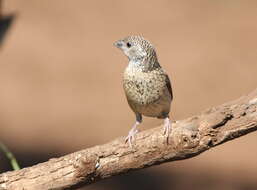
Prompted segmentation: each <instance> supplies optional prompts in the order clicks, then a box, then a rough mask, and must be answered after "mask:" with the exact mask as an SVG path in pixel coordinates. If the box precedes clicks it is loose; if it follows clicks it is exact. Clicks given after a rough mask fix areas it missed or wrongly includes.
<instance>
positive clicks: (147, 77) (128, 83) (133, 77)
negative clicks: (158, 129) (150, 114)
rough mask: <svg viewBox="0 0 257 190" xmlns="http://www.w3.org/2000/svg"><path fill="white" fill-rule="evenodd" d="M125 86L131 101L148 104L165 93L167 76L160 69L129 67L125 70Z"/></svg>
mask: <svg viewBox="0 0 257 190" xmlns="http://www.w3.org/2000/svg"><path fill="white" fill-rule="evenodd" d="M123 87H124V90H125V94H126V96H127V99H128V101H129V102H132V103H133V104H137V105H148V104H151V103H153V102H155V101H157V100H158V99H160V97H161V96H162V95H163V94H164V93H165V89H166V83H165V76H164V75H163V72H162V71H160V70H154V71H149V72H142V71H140V70H133V69H130V68H129V69H126V70H125V72H124V77H123Z"/></svg>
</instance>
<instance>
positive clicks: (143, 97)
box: [124, 78, 171, 117]
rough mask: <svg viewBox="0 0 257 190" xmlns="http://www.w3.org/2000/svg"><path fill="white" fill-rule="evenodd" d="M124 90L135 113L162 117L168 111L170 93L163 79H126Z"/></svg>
mask: <svg viewBox="0 0 257 190" xmlns="http://www.w3.org/2000/svg"><path fill="white" fill-rule="evenodd" d="M124 90H125V93H126V97H127V100H128V103H129V105H130V107H131V109H132V110H133V111H134V112H136V113H140V114H142V115H144V116H148V117H163V116H164V115H167V114H168V113H169V111H170V103H171V95H170V93H169V92H168V89H167V87H166V84H165V81H164V80H159V81H156V80H154V79H151V78H150V79H149V78H148V79H141V80H140V79H138V80H132V81H130V80H126V81H124Z"/></svg>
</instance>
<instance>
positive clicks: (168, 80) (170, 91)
mask: <svg viewBox="0 0 257 190" xmlns="http://www.w3.org/2000/svg"><path fill="white" fill-rule="evenodd" d="M165 81H166V86H167V88H168V91H169V93H170V96H171V100H172V99H173V93H172V88H171V82H170V79H169V76H168V75H167V74H166V73H165Z"/></svg>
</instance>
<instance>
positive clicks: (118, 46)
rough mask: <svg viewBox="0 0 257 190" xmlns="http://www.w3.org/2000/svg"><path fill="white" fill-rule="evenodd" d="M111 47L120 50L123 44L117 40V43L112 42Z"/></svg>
mask: <svg viewBox="0 0 257 190" xmlns="http://www.w3.org/2000/svg"><path fill="white" fill-rule="evenodd" d="M113 45H114V46H115V47H117V48H121V47H122V46H123V42H122V41H120V40H118V41H117V42H114V44H113Z"/></svg>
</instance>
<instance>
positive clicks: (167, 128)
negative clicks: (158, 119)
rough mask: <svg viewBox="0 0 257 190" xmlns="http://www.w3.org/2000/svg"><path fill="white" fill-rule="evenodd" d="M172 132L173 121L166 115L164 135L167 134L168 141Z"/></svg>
mask: <svg viewBox="0 0 257 190" xmlns="http://www.w3.org/2000/svg"><path fill="white" fill-rule="evenodd" d="M170 132H171V122H170V118H169V117H166V118H165V119H164V125H163V135H164V136H166V138H167V141H168V139H169V135H170Z"/></svg>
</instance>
